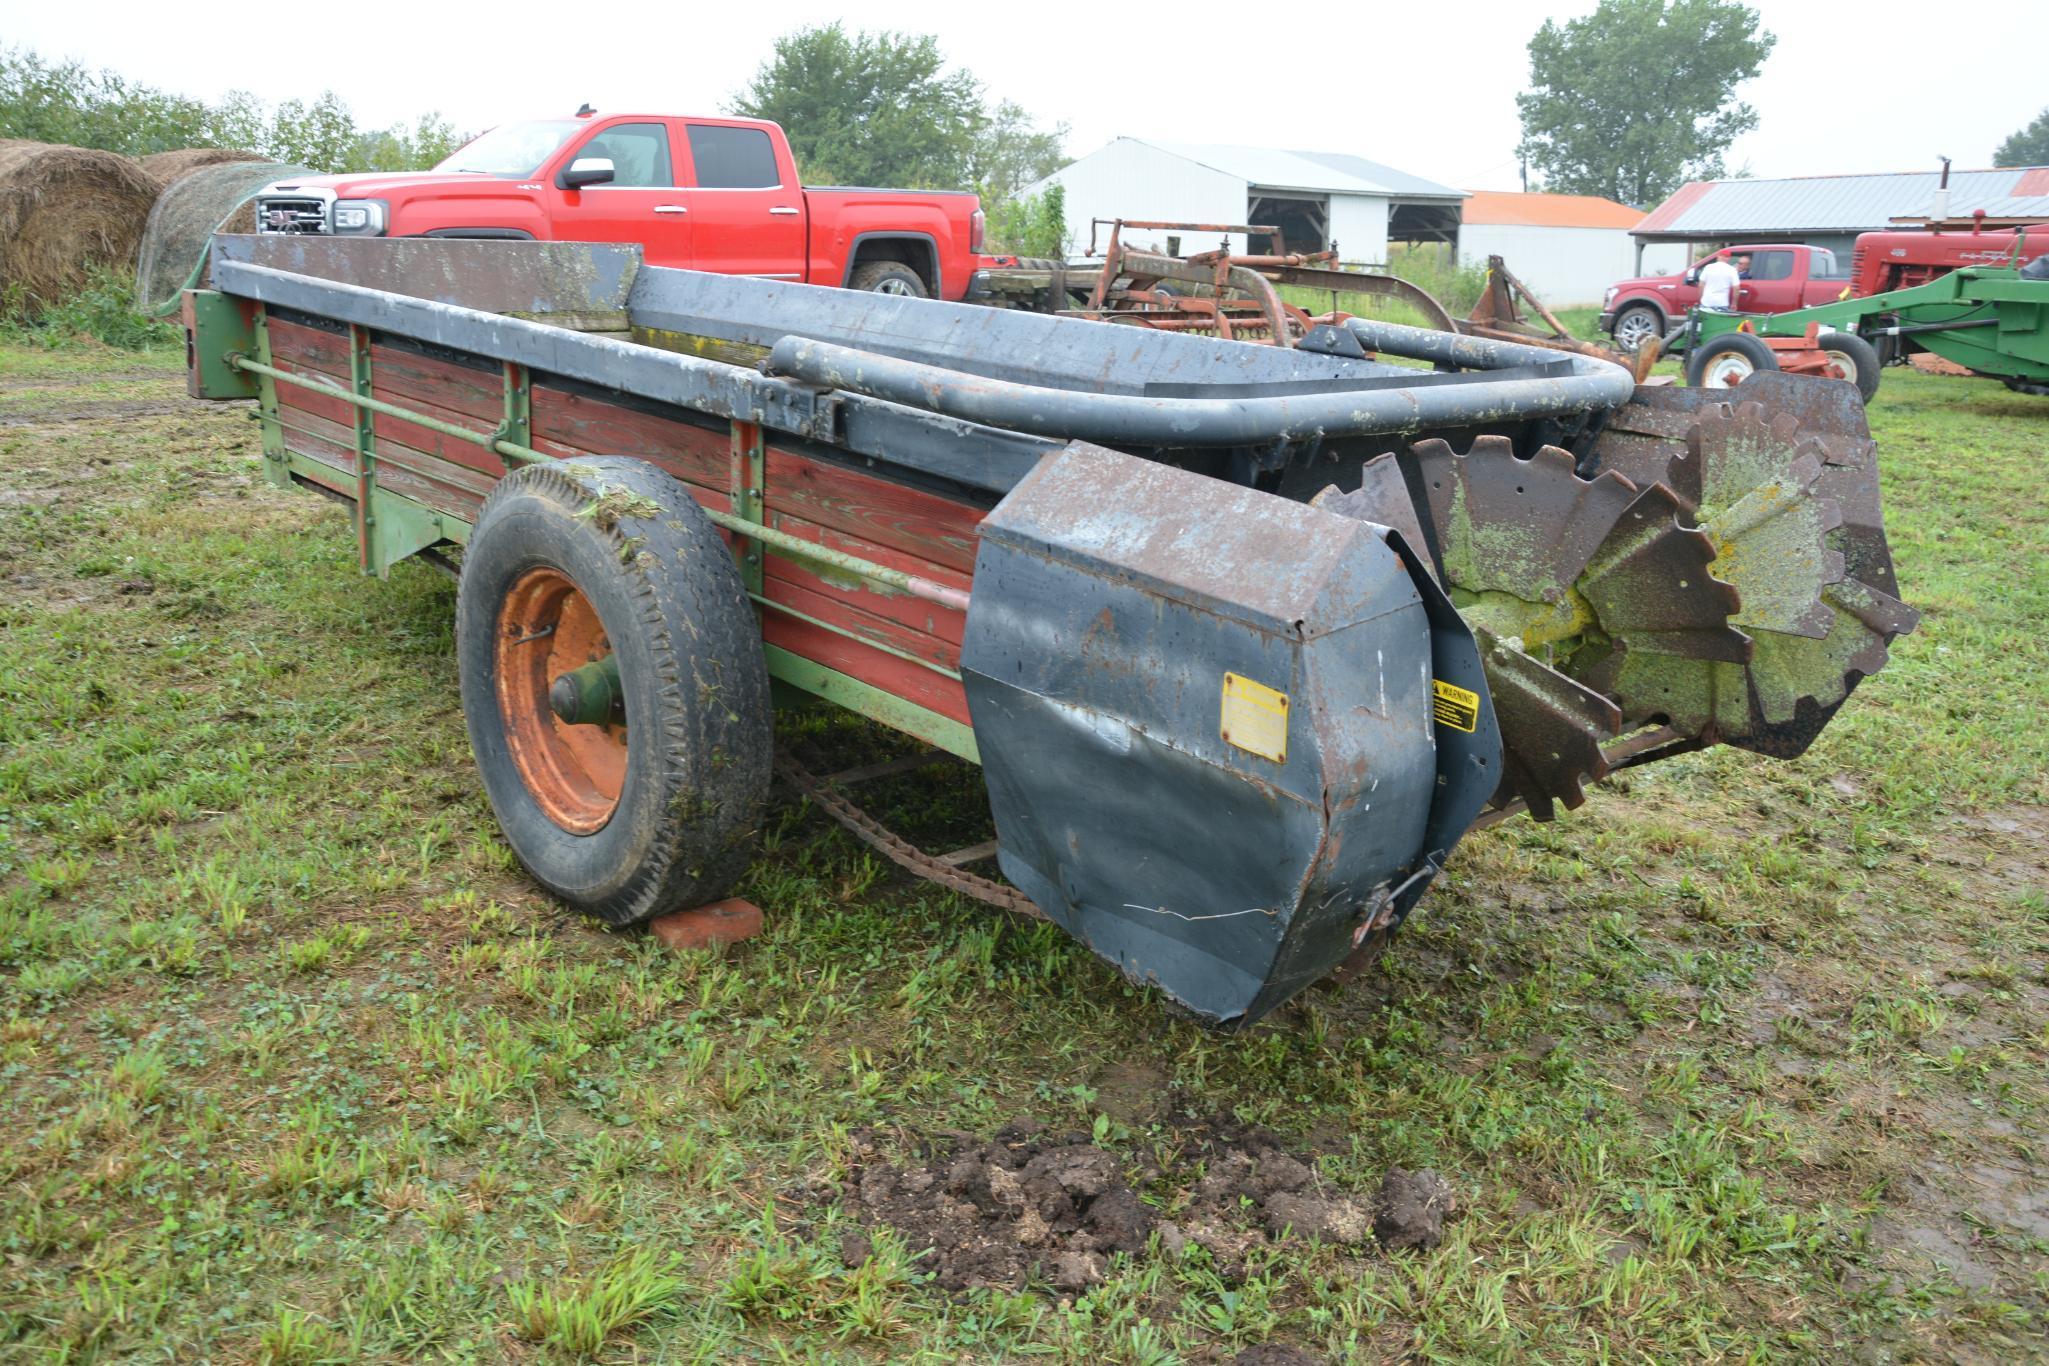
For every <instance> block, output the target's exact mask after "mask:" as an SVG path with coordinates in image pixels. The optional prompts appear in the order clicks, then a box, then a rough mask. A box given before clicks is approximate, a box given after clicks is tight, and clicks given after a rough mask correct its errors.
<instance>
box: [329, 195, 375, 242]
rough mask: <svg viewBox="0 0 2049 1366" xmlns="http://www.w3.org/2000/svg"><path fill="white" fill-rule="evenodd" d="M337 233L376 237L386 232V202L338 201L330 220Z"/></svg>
mask: <svg viewBox="0 0 2049 1366" xmlns="http://www.w3.org/2000/svg"><path fill="white" fill-rule="evenodd" d="M329 221H330V222H332V223H333V224H334V230H335V231H336V232H337V233H348V234H350V235H351V236H355V237H376V236H378V235H379V234H380V233H382V232H383V231H384V201H383V200H381V199H337V200H336V201H335V202H334V216H333V218H332V219H330V220H329Z"/></svg>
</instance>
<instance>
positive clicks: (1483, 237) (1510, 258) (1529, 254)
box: [1458, 190, 1686, 308]
mask: <svg viewBox="0 0 2049 1366" xmlns="http://www.w3.org/2000/svg"><path fill="white" fill-rule="evenodd" d="M1642 219H1643V213H1642V211H1641V210H1638V209H1632V208H1630V207H1629V206H1628V205H1626V204H1617V203H1616V202H1615V201H1614V200H1612V199H1598V198H1595V197H1594V196H1592V195H1575V194H1508V193H1500V192H1496V191H1491V190H1480V191H1475V192H1474V193H1473V194H1472V195H1470V196H1469V197H1468V198H1467V199H1466V203H1465V210H1464V222H1463V223H1461V224H1460V226H1459V234H1458V257H1459V263H1460V264H1461V265H1469V266H1485V265H1486V264H1487V258H1488V257H1489V256H1499V257H1501V258H1502V260H1503V261H1504V262H1505V263H1506V264H1507V266H1508V268H1509V269H1510V270H1512V271H1514V272H1515V273H1516V275H1517V276H1518V277H1520V278H1521V280H1522V282H1523V283H1524V284H1526V285H1528V286H1529V287H1530V289H1531V290H1532V291H1534V292H1535V294H1536V296H1537V297H1538V298H1539V299H1542V300H1543V301H1544V302H1545V303H1546V304H1548V305H1550V306H1552V307H1554V308H1575V307H1579V306H1581V305H1587V304H1599V303H1600V302H1601V300H1602V296H1603V295H1604V294H1605V293H1606V292H1607V289H1608V286H1609V285H1612V284H1614V283H1615V282H1616V281H1618V280H1626V279H1629V278H1630V277H1631V276H1634V275H1637V274H1641V273H1645V272H1662V271H1668V270H1673V271H1676V270H1681V269H1683V268H1684V267H1685V265H1686V254H1685V248H1684V246H1683V245H1673V246H1662V247H1656V248H1653V249H1652V250H1651V251H1649V252H1647V253H1646V254H1645V258H1644V264H1643V269H1642V271H1639V270H1638V268H1637V264H1636V239H1635V238H1633V237H1632V236H1631V235H1630V229H1632V228H1634V227H1636V226H1637V224H1638V223H1639V222H1641V221H1642ZM1667 258H1669V259H1667Z"/></svg>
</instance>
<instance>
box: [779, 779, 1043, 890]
mask: <svg viewBox="0 0 2049 1366" xmlns="http://www.w3.org/2000/svg"><path fill="white" fill-rule="evenodd" d="M775 771H776V776H777V777H779V778H782V779H783V780H784V781H785V782H787V783H789V785H790V786H792V787H794V788H796V789H797V790H798V791H799V792H801V793H803V794H804V795H805V796H806V797H808V798H810V799H811V800H812V801H813V802H814V803H816V804H817V806H818V809H819V810H821V811H823V812H824V813H825V814H826V815H828V816H830V817H832V818H833V819H834V820H835V821H838V822H839V823H840V824H841V825H843V826H845V827H846V829H847V830H848V831H849V832H850V833H851V834H852V835H853V836H854V838H856V839H858V840H860V841H861V842H862V843H863V844H865V845H867V846H868V847H869V848H871V849H873V850H874V851H875V852H876V853H878V854H880V855H882V856H883V857H884V858H886V859H888V860H889V861H890V862H891V863H894V864H895V865H896V866H897V867H899V868H902V869H903V870H904V871H906V872H909V873H915V874H916V875H917V876H919V877H921V878H924V879H925V880H926V881H928V882H936V883H938V884H939V885H940V886H942V887H944V888H946V889H947V890H948V891H952V892H959V893H960V894H961V895H962V896H966V897H973V898H974V899H975V900H976V901H980V902H984V903H986V904H988V905H991V906H995V907H997V908H998V909H1000V910H1005V911H1009V912H1011V913H1012V914H1015V915H1022V916H1029V917H1030V918H1031V919H1033V920H1044V919H1045V918H1046V914H1045V912H1044V911H1041V910H1040V909H1039V908H1038V907H1037V906H1034V905H1033V904H1032V902H1031V898H1029V897H1027V896H1026V895H1025V894H1024V893H1023V892H1020V891H1018V890H1017V888H1015V887H1011V886H1008V885H1006V884H1004V883H1001V882H995V881H992V880H991V879H989V878H986V877H979V876H977V875H976V874H974V873H970V872H968V871H966V870H965V869H962V868H956V867H954V866H953V865H952V864H950V863H947V862H946V861H945V860H943V859H940V858H937V857H935V856H933V855H931V854H928V853H926V852H925V851H924V850H922V849H920V848H918V847H917V846H916V845H914V844H912V843H911V842H910V841H909V840H906V839H904V838H903V837H902V836H901V835H898V834H896V833H895V832H894V831H892V830H890V828H889V827H888V826H886V825H884V824H883V823H882V822H881V821H878V820H876V819H875V818H874V817H873V816H871V815H869V814H868V813H867V812H865V811H863V810H862V809H861V808H860V807H858V806H856V805H854V803H853V802H852V801H851V800H850V799H849V798H848V797H847V796H846V794H844V793H842V792H840V791H838V790H836V789H835V788H833V787H832V786H831V785H830V784H829V783H827V782H826V781H825V780H824V779H822V778H820V777H818V775H816V774H815V773H813V772H812V771H811V770H810V769H808V768H806V767H804V765H802V764H800V763H798V762H797V761H796V760H795V759H792V758H790V757H789V756H788V755H786V754H778V755H777V756H776V760H775Z"/></svg>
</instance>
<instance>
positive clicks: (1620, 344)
mask: <svg viewBox="0 0 2049 1366" xmlns="http://www.w3.org/2000/svg"><path fill="white" fill-rule="evenodd" d="M1664 334H1665V318H1664V315H1663V314H1661V313H1659V312H1658V310H1657V309H1655V308H1653V307H1652V306H1651V305H1649V304H1631V305H1630V306H1629V307H1628V308H1625V309H1623V310H1622V311H1621V312H1620V313H1617V314H1616V315H1615V329H1614V332H1613V334H1612V335H1613V336H1614V338H1615V349H1616V350H1618V351H1622V352H1625V353H1627V352H1634V351H1635V350H1636V348H1637V347H1639V346H1642V345H1643V344H1644V343H1645V342H1647V341H1649V340H1650V339H1651V338H1652V337H1662V336H1663V335H1664Z"/></svg>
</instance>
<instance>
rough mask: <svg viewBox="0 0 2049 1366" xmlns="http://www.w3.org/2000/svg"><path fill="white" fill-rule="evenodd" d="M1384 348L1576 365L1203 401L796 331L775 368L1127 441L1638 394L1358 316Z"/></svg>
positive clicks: (1246, 435)
mask: <svg viewBox="0 0 2049 1366" xmlns="http://www.w3.org/2000/svg"><path fill="white" fill-rule="evenodd" d="M1349 326H1350V327H1351V328H1352V330H1353V332H1354V333H1355V335H1357V336H1358V337H1359V339H1360V341H1361V342H1362V343H1363V344H1365V345H1367V346H1369V347H1372V348H1373V349H1375V350H1385V351H1390V352H1394V353H1395V354H1398V355H1414V356H1417V357H1418V358H1419V359H1425V360H1440V361H1442V362H1443V363H1447V364H1457V365H1463V366H1468V367H1476V368H1481V369H1489V370H1492V369H1501V368H1505V367H1509V366H1516V365H1533V364H1542V365H1552V366H1555V365H1558V364H1559V363H1561V362H1563V363H1564V364H1566V365H1567V366H1569V367H1570V368H1569V370H1568V372H1567V373H1565V374H1562V375H1553V376H1545V377H1537V378H1519V379H1503V380H1499V381H1495V382H1487V381H1481V382H1476V383H1470V384H1437V385H1432V384H1431V383H1430V382H1429V380H1428V378H1427V377H1424V376H1418V383H1416V384H1414V385H1404V386H1402V387H1399V388H1389V389H1369V390H1361V389H1333V390H1331V391H1329V392H1325V393H1309V394H1289V395H1285V396H1272V397H1253V398H1230V399H1204V398H1153V397H1147V396H1144V395H1137V394H1104V393H1090V392H1084V391H1077V390H1073V389H1051V388H1047V387H1045V386H1043V385H1035V384H1021V383H1016V382H1013V381H1008V380H995V379H986V378H983V377H980V376H976V375H968V374H963V373H961V372H960V371H957V370H949V369H947V368H945V367H943V366H937V365H927V364H923V363H921V362H918V361H908V360H900V359H897V358H896V357H893V356H883V355H877V354H876V353H874V352H872V351H861V350H857V349H855V348H853V347H848V346H837V345H834V344H832V343H830V342H820V341H813V340H810V339H809V338H805V337H799V336H794V335H793V336H786V337H784V338H782V339H781V340H780V341H778V342H776V344H775V346H774V348H773V349H772V350H771V351H770V352H769V360H768V368H769V372H770V373H771V374H779V375H787V376H789V377H790V378H792V379H796V380H800V381H802V382H804V383H806V384H812V385H817V386H820V387H822V388H827V389H844V390H847V391H850V392H852V393H857V394H865V395H867V396H869V397H871V398H878V399H882V400H884V401H885V402H889V403H901V404H904V405H906V406H908V407H912V408H922V409H925V410H927V411H929V412H935V413H941V414H943V415H945V416H947V417H952V418H959V419H961V420H963V421H967V422H979V423H983V424H985V425H987V426H991V427H1004V428H1008V429H1010V430H1012V431H1018V432H1027V433H1031V434H1033V435H1036V436H1048V437H1058V438H1065V439H1068V440H1082V441H1097V442H1101V443H1103V444H1105V445H1111V446H1127V447H1132V446H1135V447H1168V448H1173V447H1216V446H1264V445H1270V444H1272V443H1273V442H1276V441H1289V440H1304V439H1309V438H1314V437H1339V436H1365V435H1382V434H1387V433H1393V432H1405V431H1414V430H1416V429H1418V428H1423V427H1454V426H1462V425H1467V424H1471V423H1476V422H1489V421H1493V422H1498V421H1501V420H1504V419H1508V420H1515V419H1522V418H1537V417H1554V416H1562V415H1565V414H1579V413H1584V412H1586V411H1587V410H1588V409H1592V408H1618V407H1620V406H1622V405H1623V404H1624V403H1627V402H1628V401H1629V399H1630V397H1631V395H1632V393H1633V392H1634V390H1635V387H1636V386H1635V381H1634V380H1633V379H1632V378H1631V377H1630V374H1629V372H1628V371H1627V370H1624V369H1623V368H1622V367H1621V366H1619V365H1614V364H1611V363H1609V362H1607V361H1599V360H1594V359H1592V358H1591V357H1587V356H1579V355H1574V354H1572V353H1570V352H1560V351H1550V350H1545V349H1543V348H1541V347H1535V346H1521V345H1517V344H1516V343H1513V342H1500V341H1493V340H1489V339H1486V338H1481V337H1463V336H1455V335H1453V334H1451V333H1441V332H1429V331H1426V330H1424V329H1422V328H1415V327H1400V326H1397V325H1395V324H1392V323H1374V324H1369V325H1366V326H1363V327H1362V326H1361V325H1360V324H1359V323H1358V322H1357V321H1354V322H1353V323H1351V324H1349Z"/></svg>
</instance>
